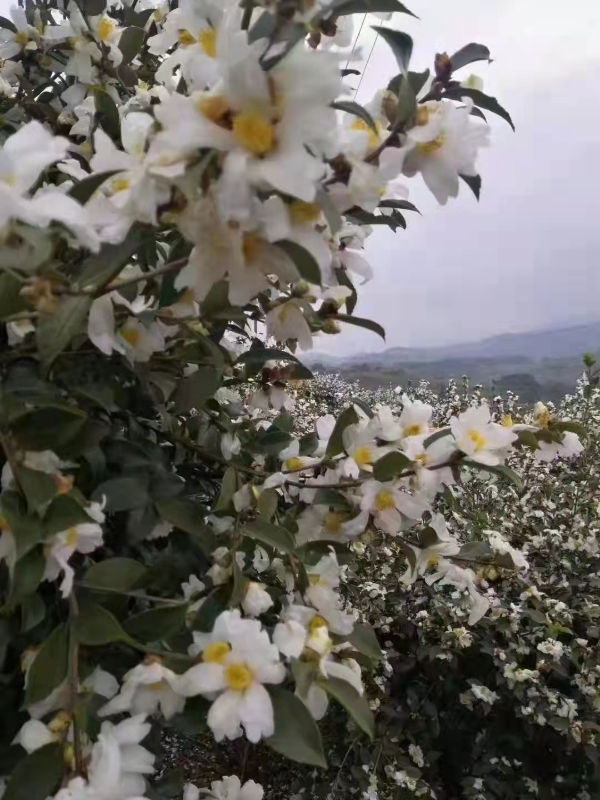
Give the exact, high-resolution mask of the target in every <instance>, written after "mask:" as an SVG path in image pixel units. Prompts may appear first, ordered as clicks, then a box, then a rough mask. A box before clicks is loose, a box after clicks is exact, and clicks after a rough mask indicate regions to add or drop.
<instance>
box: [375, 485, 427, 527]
mask: <svg viewBox="0 0 600 800" xmlns="http://www.w3.org/2000/svg"><path fill="white" fill-rule="evenodd" d="M360 507H361V509H362V510H363V511H368V512H369V513H371V514H373V518H374V522H375V525H376V526H377V527H378V528H380V529H381V530H383V531H385V532H386V533H389V534H390V535H392V536H395V535H396V534H398V533H399V532H400V529H401V527H402V515H404V516H405V517H407V518H408V519H413V520H416V519H420V518H421V517H422V516H423V514H424V512H425V511H428V510H429V503H428V502H427V501H426V500H424V499H423V498H421V497H417V496H415V495H412V494H409V493H408V492H403V491H401V489H400V488H399V486H398V485H397V484H395V483H393V482H387V483H381V482H380V481H375V480H369V481H365V483H363V485H362V498H361V501H360Z"/></svg>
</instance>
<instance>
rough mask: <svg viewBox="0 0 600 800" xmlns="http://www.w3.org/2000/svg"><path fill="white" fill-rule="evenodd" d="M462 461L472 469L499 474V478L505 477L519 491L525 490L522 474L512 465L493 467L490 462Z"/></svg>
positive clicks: (462, 463)
mask: <svg viewBox="0 0 600 800" xmlns="http://www.w3.org/2000/svg"><path fill="white" fill-rule="evenodd" d="M460 463H461V465H464V466H465V467H469V468H470V469H476V470H478V471H479V472H489V473H491V474H492V475H497V476H498V477H499V478H505V479H506V480H508V481H510V482H511V483H512V484H513V485H514V486H515V488H516V489H517V491H518V492H521V491H523V489H524V488H525V485H524V483H523V480H522V479H521V476H520V475H518V474H517V473H516V472H515V471H514V469H512V467H507V466H506V464H496V465H495V466H493V467H491V466H489V464H479V463H477V462H476V461H470V460H468V459H466V460H465V461H461V462H460Z"/></svg>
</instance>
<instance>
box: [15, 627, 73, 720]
mask: <svg viewBox="0 0 600 800" xmlns="http://www.w3.org/2000/svg"><path fill="white" fill-rule="evenodd" d="M68 666H69V634H68V631H67V627H66V626H65V625H64V624H61V625H58V626H57V627H56V628H55V629H54V630H53V631H52V633H51V634H50V636H49V637H48V638H47V639H46V641H45V642H44V644H43V645H42V647H41V650H40V651H39V653H38V654H37V656H36V657H35V660H34V662H33V664H32V665H31V668H30V670H29V674H28V677H27V686H26V689H25V702H24V705H26V706H28V705H31V703H37V702H39V701H40V700H43V699H44V698H45V697H48V695H49V694H50V692H52V691H53V690H54V689H56V687H57V686H59V685H60V684H61V683H62V682H63V681H64V680H65V678H66V677H67V672H68Z"/></svg>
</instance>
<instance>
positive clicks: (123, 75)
mask: <svg viewBox="0 0 600 800" xmlns="http://www.w3.org/2000/svg"><path fill="white" fill-rule="evenodd" d="M117 77H118V78H119V80H120V81H121V83H122V84H123V85H124V86H126V87H127V88H128V89H133V88H134V86H137V82H138V77H137V75H136V73H135V70H134V69H132V68H131V67H130V66H129V64H119V66H118V67H117ZM171 277H172V276H171Z"/></svg>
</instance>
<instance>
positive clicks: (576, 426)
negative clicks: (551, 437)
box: [552, 420, 590, 439]
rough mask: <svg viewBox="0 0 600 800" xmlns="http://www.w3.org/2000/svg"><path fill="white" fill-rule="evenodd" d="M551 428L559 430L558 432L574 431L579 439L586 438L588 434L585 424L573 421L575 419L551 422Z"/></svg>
mask: <svg viewBox="0 0 600 800" xmlns="http://www.w3.org/2000/svg"><path fill="white" fill-rule="evenodd" d="M552 428H553V430H557V431H559V433H565V432H566V431H568V432H569V433H576V434H577V436H579V438H580V439H587V438H588V437H589V435H590V434H589V431H588V429H587V428H586V427H585V425H582V424H581V422H575V420H565V421H564V422H563V421H559V422H553V423H552Z"/></svg>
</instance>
